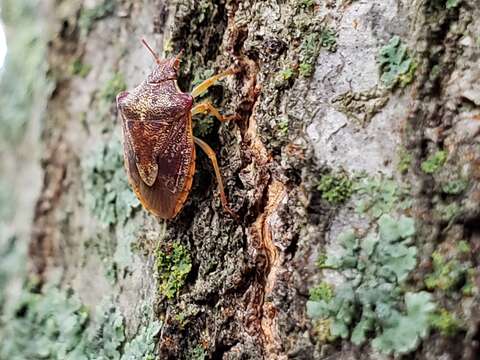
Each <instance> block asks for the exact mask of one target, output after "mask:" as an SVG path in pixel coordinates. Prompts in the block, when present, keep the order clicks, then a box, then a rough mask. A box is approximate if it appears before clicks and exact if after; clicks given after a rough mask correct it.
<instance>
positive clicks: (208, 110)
mask: <svg viewBox="0 0 480 360" xmlns="http://www.w3.org/2000/svg"><path fill="white" fill-rule="evenodd" d="M196 114H210V115H212V116H214V117H216V118H217V120H218V121H221V122H227V121H230V120H234V119H236V118H237V115H229V116H224V115H222V114H220V112H219V111H218V110H217V108H216V107H215V106H213V105H212V103H211V102H209V101H207V102H204V103H201V104H197V105H195V106H194V107H193V109H192V116H193V115H196Z"/></svg>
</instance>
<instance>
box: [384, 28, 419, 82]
mask: <svg viewBox="0 0 480 360" xmlns="http://www.w3.org/2000/svg"><path fill="white" fill-rule="evenodd" d="M378 62H379V65H380V72H381V76H380V81H381V83H382V84H383V85H384V86H385V87H386V88H388V89H393V88H394V87H395V86H397V85H399V86H401V87H404V86H406V85H408V84H410V83H411V82H412V81H413V78H414V74H415V70H416V64H415V62H414V61H413V60H412V58H411V57H410V55H409V53H408V50H407V46H406V45H405V44H403V43H402V41H401V40H400V37H398V36H394V37H393V38H392V39H391V40H390V41H389V42H388V44H387V45H385V46H384V47H383V48H381V49H380V52H379V55H378Z"/></svg>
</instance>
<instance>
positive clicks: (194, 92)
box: [191, 69, 238, 98]
mask: <svg viewBox="0 0 480 360" xmlns="http://www.w3.org/2000/svg"><path fill="white" fill-rule="evenodd" d="M237 72H238V70H237V69H229V70H226V71H224V72H222V73H220V74H217V75H214V76H212V77H211V78H209V79H207V80H205V81H203V82H202V83H201V84H199V85H198V86H196V87H195V88H193V90H192V93H191V95H192V96H193V97H194V98H196V97H198V96H200V95H202V94H203V93H204V92H205V91H207V89H208V88H209V87H210V86H212V85H214V84H215V83H216V82H217V81H218V80H221V79H223V78H224V77H227V76H230V75H233V74H235V73H237Z"/></svg>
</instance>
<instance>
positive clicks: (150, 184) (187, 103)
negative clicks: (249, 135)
mask: <svg viewBox="0 0 480 360" xmlns="http://www.w3.org/2000/svg"><path fill="white" fill-rule="evenodd" d="M142 43H143V44H144V45H145V47H146V48H147V49H148V50H149V51H150V52H151V53H152V55H153V56H154V58H155V61H156V67H155V69H154V70H153V71H152V72H151V73H150V75H148V77H147V78H146V79H145V80H144V81H143V82H142V83H141V84H140V85H138V86H137V87H136V88H135V89H133V90H131V91H124V92H121V93H120V94H118V95H117V107H118V110H119V112H120V114H121V117H122V128H123V147H124V157H125V167H126V170H127V174H128V178H129V181H130V184H131V186H132V188H133V190H134V192H135V194H136V195H137V197H138V199H139V200H140V202H141V203H142V205H143V207H144V208H145V209H147V210H148V211H149V212H151V213H152V214H153V215H155V216H157V217H159V218H162V219H171V218H173V217H175V216H176V215H177V214H178V213H179V212H180V210H181V209H182V207H183V204H184V203H185V200H186V199H187V196H188V193H189V192H190V189H191V187H192V180H193V175H194V173H195V144H197V145H198V146H200V147H201V148H202V150H203V151H205V153H206V154H207V156H208V157H209V158H210V160H211V162H212V165H213V169H214V171H215V175H216V178H217V181H218V187H219V191H220V199H221V201H222V205H223V207H224V209H225V210H226V211H227V212H228V213H230V214H232V215H234V214H233V212H232V211H231V210H230V208H229V207H228V205H227V198H226V196H225V192H224V189H223V183H222V177H221V174H220V169H219V167H218V163H217V158H216V156H215V152H214V151H213V150H212V149H211V148H210V146H208V144H207V143H205V142H204V141H202V140H200V139H198V138H196V137H194V136H193V132H192V116H193V115H195V114H199V113H204V114H210V115H213V116H214V117H216V118H217V119H218V120H220V121H227V120H230V119H231V117H224V116H222V115H221V114H220V112H219V111H218V110H217V109H216V108H215V107H214V106H213V105H212V104H211V103H210V102H203V103H200V104H197V105H195V106H193V100H194V99H195V98H196V97H198V96H199V95H201V94H202V93H203V92H205V91H206V90H207V89H208V88H209V87H210V86H212V85H213V84H214V83H215V82H216V81H218V80H220V79H222V78H224V77H226V76H229V75H232V74H234V73H235V72H236V71H235V70H233V69H231V70H227V71H225V72H223V73H220V74H218V75H215V76H213V77H211V78H209V79H207V80H205V81H204V82H202V83H201V84H200V85H198V86H197V87H195V88H194V89H193V90H192V92H191V93H183V92H181V91H180V89H179V88H178V85H177V71H178V68H179V64H180V59H179V57H180V55H178V56H177V57H175V58H171V59H165V60H161V59H160V58H159V56H158V55H157V54H156V53H155V51H153V50H152V48H151V47H150V46H149V45H148V44H147V43H146V42H145V40H143V39H142Z"/></svg>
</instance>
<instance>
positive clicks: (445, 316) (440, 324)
mask: <svg viewBox="0 0 480 360" xmlns="http://www.w3.org/2000/svg"><path fill="white" fill-rule="evenodd" d="M429 321H430V324H431V325H432V327H433V328H434V329H436V330H438V331H439V332H440V334H442V335H443V336H455V335H456V334H457V333H458V332H459V331H461V330H462V323H461V322H460V320H458V319H457V318H456V316H455V314H452V313H451V312H449V311H447V310H446V309H439V310H437V311H436V312H435V313H433V314H432V315H431V316H430V319H429Z"/></svg>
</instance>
